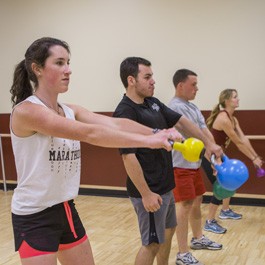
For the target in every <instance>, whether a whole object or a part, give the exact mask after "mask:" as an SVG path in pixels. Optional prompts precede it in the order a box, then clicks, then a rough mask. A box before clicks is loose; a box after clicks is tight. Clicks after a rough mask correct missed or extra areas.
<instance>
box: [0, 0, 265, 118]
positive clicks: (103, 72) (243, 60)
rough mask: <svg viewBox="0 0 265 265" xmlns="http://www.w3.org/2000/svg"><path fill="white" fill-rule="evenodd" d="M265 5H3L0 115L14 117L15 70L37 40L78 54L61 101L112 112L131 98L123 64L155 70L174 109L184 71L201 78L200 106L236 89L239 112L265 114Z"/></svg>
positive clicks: (185, 0)
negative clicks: (47, 39) (146, 64)
mask: <svg viewBox="0 0 265 265" xmlns="http://www.w3.org/2000/svg"><path fill="white" fill-rule="evenodd" d="M264 25H265V1H264V0H252V1H249V0H219V1H217V0H216V1H215V0H200V1H198V0H182V1H181V0H149V1H148V0H131V1H129V0H105V1H104V0H46V1H40V0H23V1H21V0H0V38H1V44H0V47H1V49H0V92H1V97H0V113H8V112H10V111H11V103H10V93H9V89H10V86H11V83H12V75H13V70H14V66H15V65H16V64H17V63H18V62H19V61H21V60H22V59H23V56H24V53H25V51H26V49H27V47H28V46H29V45H30V44H31V43H32V42H33V41H34V40H35V39H37V38H40V37H43V36H52V37H56V38H61V39H63V40H65V41H67V42H68V43H69V45H70V47H71V51H72V57H71V67H72V71H73V74H72V79H71V85H70V90H69V91H68V93H67V94H64V95H62V96H61V97H60V101H62V102H71V103H77V104H81V105H83V106H85V107H87V108H89V109H90V110H93V111H113V110H114V109H115V107H116V105H117V103H118V102H119V100H120V99H121V97H122V94H123V93H124V88H123V86H122V84H121V81H120V79H119V65H120V62H121V61H122V60H123V59H124V58H125V57H127V56H142V57H145V58H146V59H149V60H150V61H151V62H152V65H153V71H154V78H155V80H156V91H155V96H157V97H158V98H159V99H160V100H161V101H163V102H164V103H168V101H169V100H170V98H171V97H172V96H173V93H174V88H173V85H172V81H171V80H172V76H173V74H174V72H175V71H176V70H177V69H178V68H183V67H185V68H189V69H191V70H194V71H195V72H197V74H198V80H199V89H200V91H199V93H198V95H197V99H196V100H195V103H196V104H197V105H198V106H199V107H200V108H201V109H202V110H207V109H211V108H212V106H213V105H214V104H216V103H217V98H218V95H219V92H220V91H221V90H222V89H224V88H227V87H233V88H237V89H238V91H239V96H240V99H241V102H240V109H264V107H265V92H264V87H265V82H264V73H265V52H264V48H265V34H264V33H265V31H264Z"/></svg>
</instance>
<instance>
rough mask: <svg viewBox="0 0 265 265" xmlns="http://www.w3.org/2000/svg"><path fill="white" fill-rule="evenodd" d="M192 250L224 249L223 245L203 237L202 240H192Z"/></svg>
mask: <svg viewBox="0 0 265 265" xmlns="http://www.w3.org/2000/svg"><path fill="white" fill-rule="evenodd" d="M190 247H191V249H210V250H219V249H222V247H223V245H222V244H219V243H216V242H214V241H212V240H210V239H209V238H208V237H206V236H202V238H201V239H197V238H194V237H193V238H192V239H191V246H190Z"/></svg>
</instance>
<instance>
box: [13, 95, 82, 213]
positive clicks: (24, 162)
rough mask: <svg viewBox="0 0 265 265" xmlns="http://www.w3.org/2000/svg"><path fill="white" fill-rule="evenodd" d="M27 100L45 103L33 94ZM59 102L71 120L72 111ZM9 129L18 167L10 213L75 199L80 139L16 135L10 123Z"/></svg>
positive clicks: (36, 134) (36, 210)
mask: <svg viewBox="0 0 265 265" xmlns="http://www.w3.org/2000/svg"><path fill="white" fill-rule="evenodd" d="M26 101H30V102H32V103H35V104H41V105H43V106H45V105H44V104H43V103H42V102H41V101H40V100H39V99H38V98H37V97H35V96H30V97H29V98H27V99H26ZM60 105H61V107H62V108H63V111H64V113H65V116H66V118H67V119H72V120H74V119H75V117H74V112H73V110H72V109H70V108H69V107H67V106H66V105H64V104H60ZM11 115H12V114H11ZM10 124H11V122H10ZM10 131H11V141H12V147H13V152H14V156H15V164H16V170H17V187H16V189H15V190H14V194H13V198H12V204H11V210H12V213H14V214H18V215H26V214H32V213H36V212H40V211H42V210H44V209H45V208H47V207H51V206H53V205H55V204H58V203H61V202H64V201H68V200H71V199H74V198H75V197H76V196H77V195H78V190H79V184H80V166H81V159H80V153H81V152H80V142H79V141H75V140H68V139H63V138H56V137H51V136H46V135H42V134H40V133H35V134H34V135H31V136H29V137H18V136H16V135H15V134H14V133H13V132H12V126H10Z"/></svg>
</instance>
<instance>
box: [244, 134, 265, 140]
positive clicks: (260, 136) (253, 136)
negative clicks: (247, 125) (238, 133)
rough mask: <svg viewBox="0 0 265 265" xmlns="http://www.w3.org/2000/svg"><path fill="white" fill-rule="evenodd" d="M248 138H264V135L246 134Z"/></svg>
mask: <svg viewBox="0 0 265 265" xmlns="http://www.w3.org/2000/svg"><path fill="white" fill-rule="evenodd" d="M247 138H248V139H250V140H265V135H247Z"/></svg>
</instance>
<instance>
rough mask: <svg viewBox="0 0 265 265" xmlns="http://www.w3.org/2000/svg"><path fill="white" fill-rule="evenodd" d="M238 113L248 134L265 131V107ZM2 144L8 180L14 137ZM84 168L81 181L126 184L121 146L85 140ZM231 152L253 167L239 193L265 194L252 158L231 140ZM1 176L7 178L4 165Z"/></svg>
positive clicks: (2, 126) (1, 128)
mask: <svg viewBox="0 0 265 265" xmlns="http://www.w3.org/2000/svg"><path fill="white" fill-rule="evenodd" d="M101 113H102V114H104V115H108V116H111V115H112V113H111V112H101ZM203 115H204V116H205V117H208V115H209V111H203ZM9 116H10V114H0V133H1V134H7V133H9ZM236 116H237V118H238V120H239V122H240V124H241V127H242V130H243V131H244V133H245V134H246V135H265V123H264V117H265V110H238V111H237V112H236ZM251 143H252V144H253V147H254V149H255V150H256V151H257V153H258V154H260V155H261V156H263V157H265V141H264V140H251ZM2 145H3V151H4V159H5V172H6V178H7V180H16V170H15V165H14V156H13V153H12V147H11V142H10V138H6V137H4V138H2ZM81 151H82V170H81V184H84V185H99V186H113V187H115V186H118V187H125V180H126V172H125V169H124V166H123V164H122V160H121V157H120V155H119V152H118V149H114V148H113V149H112V148H102V147H97V146H92V145H90V144H86V143H82V145H81ZM227 155H228V157H229V158H236V159H240V160H242V161H243V162H244V163H245V164H246V165H247V166H248V169H249V172H250V178H249V180H248V181H247V182H246V183H245V184H244V185H243V186H242V187H240V189H239V190H238V192H239V193H247V194H264V187H265V177H264V178H257V177H256V176H255V173H256V170H255V168H254V166H253V164H252V162H251V161H250V160H249V159H248V158H247V157H245V156H244V155H243V154H242V153H241V152H239V150H237V148H236V147H235V146H234V145H233V144H231V145H230V147H229V149H228V151H227ZM0 169H1V170H0V179H2V178H3V175H2V168H1V165H0ZM204 178H205V183H206V187H207V190H208V191H211V190H212V187H211V185H210V182H209V181H208V179H207V178H206V177H205V175H204Z"/></svg>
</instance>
